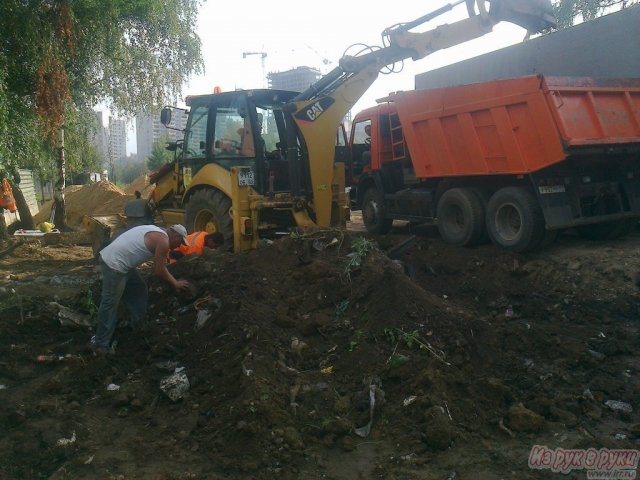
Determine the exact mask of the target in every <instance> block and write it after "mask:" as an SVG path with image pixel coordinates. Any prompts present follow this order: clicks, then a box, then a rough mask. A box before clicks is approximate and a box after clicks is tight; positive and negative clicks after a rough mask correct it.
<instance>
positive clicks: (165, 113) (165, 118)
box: [160, 107, 171, 127]
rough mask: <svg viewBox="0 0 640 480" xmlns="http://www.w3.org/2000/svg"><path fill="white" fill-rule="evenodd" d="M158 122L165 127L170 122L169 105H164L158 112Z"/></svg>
mask: <svg viewBox="0 0 640 480" xmlns="http://www.w3.org/2000/svg"><path fill="white" fill-rule="evenodd" d="M160 123H162V125H164V126H165V127H166V126H168V125H169V124H170V123H171V109H170V108H169V107H164V108H163V109H162V111H161V112H160Z"/></svg>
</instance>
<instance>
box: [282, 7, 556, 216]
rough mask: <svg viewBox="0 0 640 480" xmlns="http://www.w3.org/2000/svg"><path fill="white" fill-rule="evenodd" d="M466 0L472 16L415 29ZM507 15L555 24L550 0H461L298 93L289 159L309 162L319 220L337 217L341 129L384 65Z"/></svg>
mask: <svg viewBox="0 0 640 480" xmlns="http://www.w3.org/2000/svg"><path fill="white" fill-rule="evenodd" d="M462 3H465V4H466V6H467V9H468V11H469V17H468V18H466V19H463V20H460V21H457V22H454V23H451V24H444V25H440V26H438V27H437V28H435V29H433V30H429V31H426V32H423V33H413V32H410V31H409V30H411V29H413V28H415V27H417V26H419V25H422V24H424V23H426V22H428V21H430V20H432V19H434V18H436V17H437V16H440V15H441V14H443V13H445V12H447V11H449V10H451V9H452V8H453V7H455V6H457V5H460V4H462ZM502 21H507V22H511V23H515V24H517V25H520V26H522V27H523V28H525V29H526V30H527V31H528V32H530V33H531V32H539V31H542V30H544V29H547V28H551V27H554V26H555V21H554V17H553V13H552V7H551V3H550V1H549V0H490V7H489V8H487V7H486V2H485V0H458V1H457V2H454V3H453V4H449V5H446V6H444V7H442V8H440V9H438V10H436V11H434V12H431V13H429V14H427V15H424V16H422V17H420V18H418V19H416V20H414V21H412V22H408V23H404V24H399V25H395V26H393V27H390V28H388V29H386V30H385V31H384V32H383V33H382V36H383V41H384V42H383V43H384V44H385V46H383V47H382V48H379V49H372V50H370V51H368V52H367V53H365V54H363V55H358V56H345V57H343V58H342V59H341V60H340V62H339V65H338V66H337V67H336V68H335V69H333V70H332V71H331V72H329V73H328V74H326V75H325V76H324V77H322V78H321V79H320V80H318V82H316V83H315V84H313V85H311V86H310V87H309V88H308V89H307V90H305V91H304V92H301V93H300V94H299V95H297V96H296V97H295V98H294V99H293V101H292V103H291V104H290V105H289V106H288V111H289V113H290V114H291V116H292V119H293V122H294V123H295V125H296V127H297V129H298V131H299V134H300V135H301V137H302V138H303V139H304V144H302V145H299V146H297V147H294V146H292V145H293V142H291V141H290V142H289V152H288V159H289V162H290V165H292V172H293V170H295V169H296V165H297V166H300V163H301V162H304V163H306V165H308V176H309V180H310V182H311V189H312V192H313V195H312V197H313V198H312V203H311V205H310V206H311V208H312V210H313V212H314V214H315V223H316V224H317V225H318V226H321V227H325V226H328V225H330V224H332V223H335V222H334V220H335V219H332V205H333V203H334V199H335V198H336V195H337V193H338V192H335V191H334V190H335V189H336V185H338V184H337V183H336V182H335V180H334V177H335V175H336V172H335V167H334V165H333V159H334V145H335V132H336V129H337V127H338V125H339V124H340V122H341V121H342V119H343V118H344V116H345V114H346V113H347V112H348V111H349V110H350V109H351V107H353V105H354V104H355V103H356V102H357V101H358V100H359V99H360V98H361V97H362V95H364V93H365V92H366V91H367V90H368V89H369V87H370V86H371V85H372V84H373V82H375V80H376V78H377V76H378V72H379V70H380V69H381V68H383V67H385V66H388V65H392V64H394V63H396V62H401V61H403V60H406V59H409V58H411V59H413V60H418V59H421V58H424V57H426V56H427V55H430V54H432V53H434V52H436V51H438V50H442V49H445V48H449V47H452V46H454V45H458V44H461V43H464V42H467V41H469V40H472V39H474V38H478V37H481V36H483V35H485V34H487V33H489V32H491V31H492V29H493V27H494V25H496V24H497V23H500V22H502ZM299 149H301V150H302V151H300V150H299ZM305 170H306V169H298V172H300V171H305ZM338 176H339V175H338ZM292 178H297V179H298V181H297V182H295V183H294V185H293V193H294V194H296V195H297V194H299V193H300V191H301V190H302V189H303V185H302V175H300V174H298V173H296V174H294V175H292ZM296 183H297V184H296ZM334 216H335V215H334Z"/></svg>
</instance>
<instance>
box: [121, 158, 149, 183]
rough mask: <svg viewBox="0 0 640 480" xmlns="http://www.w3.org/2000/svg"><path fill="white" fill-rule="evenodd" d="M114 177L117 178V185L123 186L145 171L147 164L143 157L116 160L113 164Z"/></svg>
mask: <svg viewBox="0 0 640 480" xmlns="http://www.w3.org/2000/svg"><path fill="white" fill-rule="evenodd" d="M114 169H115V177H116V178H117V179H118V186H122V187H125V186H126V185H129V184H130V183H132V182H133V181H134V180H135V179H136V178H138V177H139V176H141V175H143V174H145V173H146V172H147V165H146V163H145V161H144V159H136V160H130V159H127V160H126V161H121V162H117V163H116V164H115V165H114Z"/></svg>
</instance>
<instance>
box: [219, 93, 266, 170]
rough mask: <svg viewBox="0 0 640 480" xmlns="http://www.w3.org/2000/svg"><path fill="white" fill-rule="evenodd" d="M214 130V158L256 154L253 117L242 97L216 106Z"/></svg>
mask: <svg viewBox="0 0 640 480" xmlns="http://www.w3.org/2000/svg"><path fill="white" fill-rule="evenodd" d="M214 132H215V133H214V139H213V152H212V153H213V157H214V159H215V158H218V159H220V158H228V157H233V158H237V157H244V158H253V157H255V156H256V148H255V145H254V142H253V131H252V129H251V118H250V116H249V114H248V111H247V108H246V103H245V102H244V101H243V100H242V99H237V101H234V102H232V103H231V104H230V105H220V106H218V107H217V108H216V113H215V126H214Z"/></svg>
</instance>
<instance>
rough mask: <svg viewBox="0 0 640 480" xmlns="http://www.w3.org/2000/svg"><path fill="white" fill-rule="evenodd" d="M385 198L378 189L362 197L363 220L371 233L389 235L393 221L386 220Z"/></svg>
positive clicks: (371, 190) (369, 191)
mask: <svg viewBox="0 0 640 480" xmlns="http://www.w3.org/2000/svg"><path fill="white" fill-rule="evenodd" d="M385 215H386V208H385V206H384V197H383V195H382V192H380V191H379V190H378V189H377V188H374V187H372V188H369V189H368V190H367V191H366V192H364V196H363V197H362V220H363V221H364V226H365V227H366V228H367V231H368V232H369V233H379V234H383V233H388V232H389V230H391V225H392V224H393V220H392V219H390V218H386V216H385Z"/></svg>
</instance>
